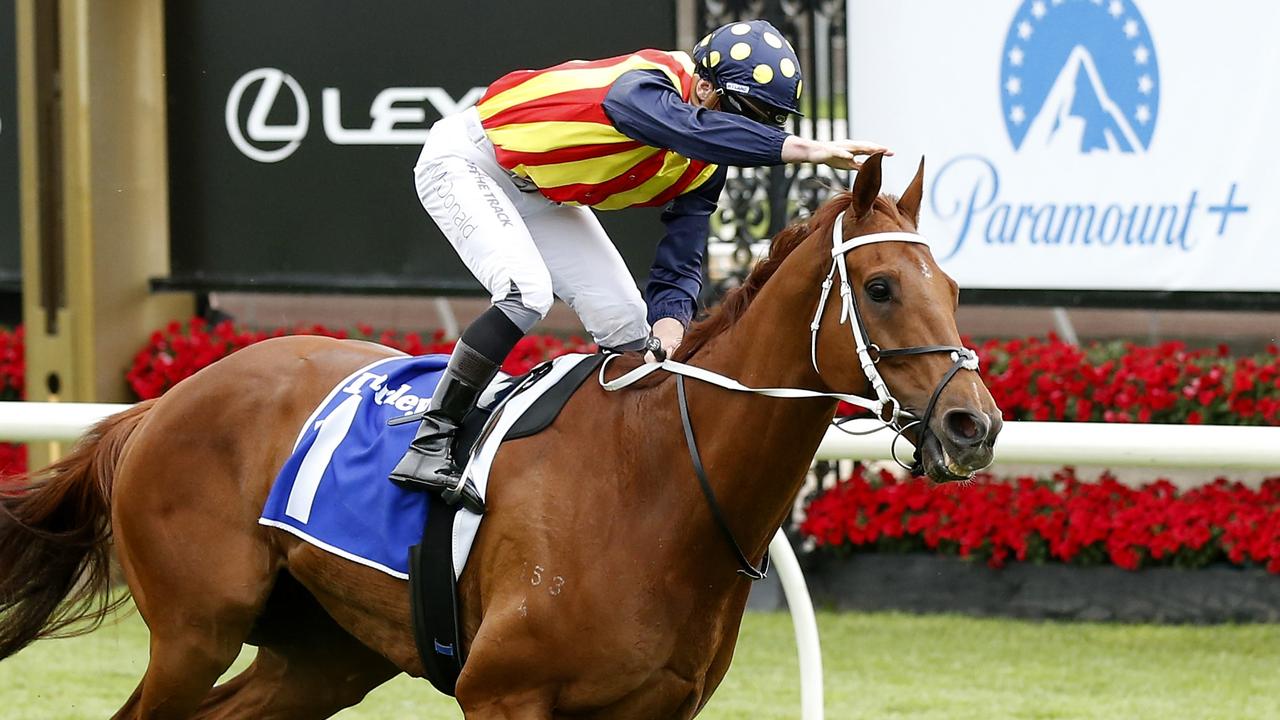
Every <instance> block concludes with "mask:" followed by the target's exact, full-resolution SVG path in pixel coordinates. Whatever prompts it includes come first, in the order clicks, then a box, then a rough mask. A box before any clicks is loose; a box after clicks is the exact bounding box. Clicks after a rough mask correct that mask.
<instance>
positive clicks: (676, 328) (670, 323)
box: [645, 317, 684, 362]
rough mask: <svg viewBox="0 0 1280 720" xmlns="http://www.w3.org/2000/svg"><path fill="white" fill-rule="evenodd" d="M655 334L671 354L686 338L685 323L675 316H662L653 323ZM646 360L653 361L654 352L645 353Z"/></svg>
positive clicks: (665, 349) (668, 353)
mask: <svg viewBox="0 0 1280 720" xmlns="http://www.w3.org/2000/svg"><path fill="white" fill-rule="evenodd" d="M653 336H654V337H656V338H658V340H659V341H660V342H661V343H662V349H663V351H664V352H666V353H667V355H668V356H670V355H671V353H673V352H675V349H676V348H678V347H680V341H681V340H683V339H684V325H683V324H681V323H680V321H679V320H677V319H675V318H669V317H667V318H661V319H659V320H658V321H657V322H655V323H654V324H653ZM645 360H646V361H648V362H653V361H654V357H653V353H645Z"/></svg>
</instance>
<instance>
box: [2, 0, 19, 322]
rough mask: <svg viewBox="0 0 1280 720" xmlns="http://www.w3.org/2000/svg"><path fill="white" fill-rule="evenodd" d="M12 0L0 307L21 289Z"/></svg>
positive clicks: (6, 27)
mask: <svg viewBox="0 0 1280 720" xmlns="http://www.w3.org/2000/svg"><path fill="white" fill-rule="evenodd" d="M16 45H17V43H16V39H15V36H14V8H13V0H0V306H8V305H9V304H11V303H12V302H13V301H14V300H15V298H16V297H17V295H18V294H20V293H21V291H22V285H21V281H20V279H19V278H20V277H21V271H22V265H21V257H20V255H19V252H18V249H19V247H20V246H21V242H20V238H19V235H18V233H19V232H20V228H19V225H18V68H17V48H16Z"/></svg>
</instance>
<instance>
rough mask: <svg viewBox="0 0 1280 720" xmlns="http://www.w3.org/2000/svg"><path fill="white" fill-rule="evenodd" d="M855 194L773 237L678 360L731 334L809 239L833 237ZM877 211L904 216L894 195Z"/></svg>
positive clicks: (688, 336) (878, 203) (689, 336)
mask: <svg viewBox="0 0 1280 720" xmlns="http://www.w3.org/2000/svg"><path fill="white" fill-rule="evenodd" d="M852 197H853V195H852V193H849V192H842V193H838V194H837V195H835V196H834V197H832V198H831V199H830V200H828V201H827V202H825V203H823V204H822V206H821V207H819V208H818V209H817V210H816V211H815V212H814V213H813V214H812V215H810V216H808V217H805V218H801V219H799V220H796V221H795V222H793V223H791V224H790V225H788V226H787V227H785V228H783V229H782V231H781V232H779V233H778V234H777V235H775V236H774V237H773V242H772V243H771V244H770V245H769V254H768V256H766V257H765V258H764V259H763V260H761V261H760V262H758V263H756V266H755V267H754V268H752V270H751V273H750V274H748V275H747V277H746V279H745V280H743V282H742V285H740V286H738V287H736V288H734V289H733V290H730V291H729V292H728V293H726V294H725V296H724V299H723V300H722V301H721V302H720V304H719V305H718V306H717V307H716V308H715V309H713V310H712V311H711V314H710V315H708V316H707V317H706V318H705V319H703V320H701V321H699V322H696V323H694V324H693V325H692V326H690V327H689V330H688V332H686V333H685V336H684V341H683V342H681V343H680V347H679V348H677V349H676V351H675V354H674V359H676V360H679V361H681V362H684V361H686V360H688V359H689V358H691V357H693V355H694V354H695V353H697V352H698V351H699V350H701V349H702V347H703V346H704V345H706V344H707V342H708V341H710V340H711V339H712V338H714V337H716V336H717V335H720V334H721V333H723V332H724V331H725V330H728V329H729V328H730V327H732V326H733V324H734V323H735V322H737V320H738V318H740V317H742V315H743V313H745V312H746V310H747V307H749V306H750V305H751V301H752V300H754V299H755V297H756V296H757V295H759V294H760V290H761V289H762V288H763V287H764V285H765V283H767V282H768V281H769V278H772V277H773V276H774V274H775V273H776V272H777V271H778V268H779V267H781V266H782V262H783V261H784V260H786V259H787V257H788V256H789V255H791V253H792V252H794V251H795V249H796V248H798V247H800V244H801V243H802V242H804V240H805V238H807V237H809V236H810V235H813V234H814V233H821V234H822V235H823V236H824V237H829V236H830V234H831V226H832V225H833V224H834V223H835V220H836V216H837V215H839V214H840V213H841V212H843V211H845V210H847V209H848V208H849V205H850V203H851V202H852ZM874 207H875V210H878V211H880V212H883V213H886V214H888V215H890V216H891V217H893V218H895V219H896V218H898V217H899V215H900V213H899V211H898V206H897V202H896V198H894V197H893V196H891V195H880V196H878V197H877V198H876V200H875V206H874Z"/></svg>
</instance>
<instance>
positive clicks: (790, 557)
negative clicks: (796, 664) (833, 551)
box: [769, 530, 825, 720]
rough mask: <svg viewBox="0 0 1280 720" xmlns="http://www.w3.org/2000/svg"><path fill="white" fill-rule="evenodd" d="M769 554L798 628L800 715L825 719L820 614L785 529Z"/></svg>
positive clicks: (812, 719) (805, 719)
mask: <svg viewBox="0 0 1280 720" xmlns="http://www.w3.org/2000/svg"><path fill="white" fill-rule="evenodd" d="M769 557H770V559H772V560H773V567H774V569H776V570H777V571H778V580H779V581H781V582H782V592H783V594H784V595H786V597H787V608H788V609H790V610H791V624H792V625H794V626H795V630H796V652H797V653H799V655H800V718H801V720H823V716H824V713H825V709H824V708H823V698H822V647H821V645H820V644H819V642H818V616H817V615H815V614H814V612H813V599H812V598H810V597H809V587H808V586H807V585H805V582H804V573H802V572H801V571H800V561H799V560H797V559H796V553H795V551H794V550H792V549H791V541H790V540H788V539H787V535H786V533H784V532H782V531H781V530H779V531H778V534H777V535H774V536H773V540H772V541H771V542H770V543H769Z"/></svg>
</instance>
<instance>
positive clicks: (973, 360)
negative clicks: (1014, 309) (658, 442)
mask: <svg viewBox="0 0 1280 720" xmlns="http://www.w3.org/2000/svg"><path fill="white" fill-rule="evenodd" d="M844 215H845V214H844V213H843V212H842V213H840V214H839V215H837V216H836V220H835V224H834V225H833V226H832V230H831V270H830V271H829V272H828V273H827V277H826V279H825V280H823V282H822V293H821V296H820V298H819V300H818V309H817V311H816V312H815V313H814V316H813V322H812V323H810V325H809V330H810V350H809V357H810V361H811V362H812V363H813V368H814V370H818V329H819V328H820V327H821V324H822V323H821V321H822V313H823V312H824V311H825V310H826V306H827V300H828V299H829V298H830V297H831V288H832V287H833V286H834V284H835V277H836V274H837V273H839V275H840V299H841V305H840V324H841V325H843V324H844V323H845V321H846V320H847V321H848V322H849V325H850V330H851V331H852V333H853V341H854V345H855V347H856V348H857V353H858V362H859V364H860V365H861V366H862V372H863V373H864V374H865V375H866V377H867V381H868V382H869V383H870V385H871V388H872V390H873V391H874V392H875V395H876V397H875V399H874V400H873V399H870V398H864V397H862V396H860V395H853V394H849V393H834V392H821V391H818V390H806V389H802V388H755V387H748V386H746V385H743V384H742V383H740V382H738V381H737V380H734V379H733V378H729V377H725V376H724V375H720V374H719V373H714V372H711V371H710V370H706V369H704V368H700V367H696V366H694V365H687V364H685V363H681V362H676V361H674V360H670V359H665V358H664V359H663V360H661V361H660V362H649V363H645V364H643V365H640V366H639V367H636V368H635V369H633V370H631V371H629V372H627V373H624V374H623V375H622V376H620V377H618V378H616V379H614V380H606V379H605V371H606V370H607V369H608V367H609V363H610V362H611V361H612V360H613V359H614V358H616V357H618V356H617V355H610V356H608V357H606V358H605V360H604V362H602V363H601V364H600V375H599V381H600V386H601V387H602V388H604V389H605V390H607V391H610V392H612V391H616V390H621V389H622V388H625V387H627V386H629V385H632V384H634V383H636V382H637V381H639V380H640V379H641V378H644V377H646V376H648V375H650V374H652V373H654V372H657V371H659V370H663V371H666V372H669V373H672V374H673V375H675V376H676V397H677V401H678V403H679V406H680V421H681V424H682V425H683V427H684V435H685V442H686V444H687V445H688V448H689V457H690V459H691V460H692V462H693V469H694V473H695V474H696V475H697V477H698V482H699V484H700V485H701V487H702V493H703V495H704V496H705V497H706V499H707V504H708V505H709V506H710V509H711V514H712V517H713V519H714V520H715V522H716V524H717V525H718V526H719V528H720V531H721V533H722V534H723V535H724V537H725V539H726V540H727V541H728V543H729V545H730V546H731V548H732V549H733V552H734V555H735V557H736V558H737V560H738V565H739V569H738V572H739V573H741V574H742V575H745V576H746V577H747V578H749V579H751V580H760V579H763V578H764V577H765V575H766V574H767V573H768V568H769V555H768V553H765V556H764V558H763V559H762V560H761V564H760V566H759V567H756V566H755V565H753V564H752V563H751V561H750V560H749V559H748V558H747V556H746V554H745V553H744V552H743V551H742V546H741V545H739V544H738V541H737V540H736V539H735V538H734V536H733V532H732V531H731V530H730V528H729V525H728V522H727V521H726V520H725V518H724V513H723V512H722V511H721V509H720V504H719V503H718V502H717V501H716V497H715V493H714V492H713V491H712V489H711V482H710V480H709V479H708V478H707V473H706V469H705V468H704V467H703V464H702V457H701V455H700V453H699V452H698V445H697V441H696V440H695V439H694V434H693V425H692V423H691V421H690V419H689V407H688V402H687V400H686V397H685V389H684V378H685V377H691V378H694V379H695V380H701V381H702V382H706V383H709V384H712V385H716V386H718V387H721V388H724V389H726V390H733V391H735V392H747V393H752V394H755V395H764V396H766V397H776V398H789V399H794V398H819V397H824V398H834V399H836V400H842V401H844V402H847V403H850V404H851V405H855V406H857V407H861V408H863V409H865V410H869V411H871V412H872V413H873V414H874V415H875V417H876V419H877V420H879V421H880V422H881V423H882V426H881V427H877V428H875V430H873V431H870V432H876V431H879V430H882V429H884V428H886V427H887V428H889V429H891V430H893V431H894V432H895V434H894V437H893V445H892V448H893V449H895V450H896V448H897V443H898V438H900V437H902V436H903V434H904V433H905V432H906V431H907V430H909V429H910V428H912V427H913V426H916V425H919V426H920V428H921V429H920V433H919V436H918V438H917V442H916V451H915V454H914V455H913V457H912V464H911V465H907V464H905V463H903V462H902V461H901V460H899V459H898V456H897V453H896V452H892V453H891V454H892V455H893V459H894V461H895V462H897V463H898V464H899V465H901V466H902V467H904V468H906V469H907V470H909V471H911V473H912V474H914V475H923V474H924V461H923V455H922V450H923V448H924V445H925V439H926V438H927V437H928V433H929V432H931V431H930V430H929V420H930V419H931V418H932V417H933V411H934V409H935V408H936V406H937V403H938V397H939V396H941V394H942V390H943V388H945V387H946V386H947V384H948V383H950V382H951V379H952V378H953V377H955V376H956V373H958V372H960V371H961V370H973V371H975V372H976V371H977V370H978V353H977V352H975V351H973V350H971V349H969V348H966V347H961V346H956V345H917V346H914V347H905V348H894V349H891V350H883V349H881V348H880V347H879V346H878V345H876V344H875V343H873V342H871V339H870V338H869V337H868V335H867V330H866V323H865V322H864V321H863V319H862V312H861V311H860V310H859V309H858V302H857V299H856V298H855V296H854V293H853V286H852V285H851V284H850V282H849V268H848V265H847V263H846V262H845V255H846V254H847V253H848V252H849V251H850V250H853V249H855V248H859V247H862V246H864V245H871V244H874V243H882V242H912V243H917V244H920V245H925V246H926V247H927V246H928V244H929V241H928V240H927V239H925V237H924V236H923V235H919V234H917V233H908V232H880V233H871V234H868V235H859V236H856V237H853V238H850V239H848V240H845V239H844V238H843V237H842V230H843V227H844ZM932 353H949V354H950V357H951V367H950V369H948V370H947V372H946V373H944V374H943V376H942V379H941V380H940V381H939V382H938V384H937V386H935V387H934V389H933V394H932V395H930V396H929V402H928V404H927V405H926V407H925V411H924V414H923V415H922V416H920V417H916V416H914V415H912V414H911V413H908V412H906V411H905V410H903V408H902V403H900V402H899V401H898V399H897V398H895V397H894V396H893V393H891V392H890V391H889V387H888V386H887V385H886V384H885V382H884V378H883V377H881V375H880V371H879V369H878V368H877V367H876V365H877V364H879V362H880V361H881V360H883V359H884V358H891V357H909V356H914V355H928V354H932ZM886 411H887V412H888V414H887V416H886ZM904 419H905V420H907V422H906V423H905V424H903V422H902V420H904ZM834 424H835V426H836V427H837V428H839V429H840V430H841V431H843V432H849V431H847V430H844V428H843V427H841V421H836V422H835V423H834ZM851 434H859V435H862V434H868V433H851Z"/></svg>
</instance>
